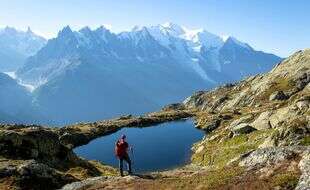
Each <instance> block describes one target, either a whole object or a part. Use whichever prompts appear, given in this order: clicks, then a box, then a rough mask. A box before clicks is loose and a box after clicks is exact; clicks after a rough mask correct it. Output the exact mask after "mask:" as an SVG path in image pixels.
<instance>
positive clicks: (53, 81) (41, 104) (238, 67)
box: [0, 23, 281, 124]
mask: <svg viewBox="0 0 310 190" xmlns="http://www.w3.org/2000/svg"><path fill="white" fill-rule="evenodd" d="M26 33H30V32H26ZM17 40H18V39H17ZM43 41H44V40H42V42H43ZM42 44H45V45H43V46H42V48H40V50H38V51H37V52H35V51H33V52H35V53H34V54H33V55H30V56H29V57H28V58H27V59H26V60H25V61H24V63H23V64H22V66H21V67H20V68H19V69H18V70H17V71H16V73H15V75H16V81H17V84H18V83H19V84H22V85H24V86H25V85H27V86H28V87H29V86H32V88H31V89H32V90H33V91H31V93H30V96H31V105H32V107H33V109H34V110H36V111H38V112H39V113H40V114H41V115H42V117H43V118H48V121H43V122H46V123H52V124H68V123H72V122H78V121H94V120H99V119H104V118H109V117H114V116H117V115H122V114H128V113H131V114H132V113H133V114H141V113H144V112H149V111H154V110H156V109H158V108H160V107H161V106H163V105H165V104H168V103H171V102H177V101H180V100H182V99H183V98H184V97H187V96H189V95H190V94H192V92H193V91H197V90H200V89H209V88H211V87H215V86H218V85H221V84H224V83H228V82H234V81H237V80H240V79H241V78H244V77H246V76H249V75H255V74H258V73H262V72H266V71H268V70H270V69H271V68H272V67H273V66H274V65H275V64H277V63H278V62H279V61H281V58H280V57H278V56H276V55H273V54H268V53H265V52H261V51H256V50H254V49H253V48H252V47H251V46H250V45H248V44H247V43H243V42H241V41H239V40H237V39H236V38H234V37H228V38H222V37H220V36H217V35H215V34H212V33H210V32H208V31H206V30H203V29H199V30H189V29H187V28H185V27H182V26H179V25H176V24H173V23H166V24H162V25H156V26H150V27H145V26H144V27H134V28H133V29H132V30H131V31H126V32H120V33H113V32H111V31H109V30H108V29H106V28H105V27H99V28H97V29H94V30H92V29H90V28H89V27H84V28H82V29H81V30H79V31H73V30H72V29H71V28H70V27H69V26H67V27H65V28H63V29H62V30H61V31H60V32H59V33H58V35H57V37H56V38H53V39H50V40H48V41H47V42H46V43H45V42H43V43H42ZM37 47H39V46H37ZM1 59H3V58H2V57H1V56H0V61H1ZM24 94H29V92H27V93H24ZM0 111H1V110H0Z"/></svg>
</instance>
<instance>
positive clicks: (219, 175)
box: [0, 50, 310, 190]
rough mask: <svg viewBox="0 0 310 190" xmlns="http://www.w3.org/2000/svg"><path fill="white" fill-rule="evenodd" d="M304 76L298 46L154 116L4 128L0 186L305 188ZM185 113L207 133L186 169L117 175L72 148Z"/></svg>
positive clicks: (308, 54) (306, 57) (309, 170)
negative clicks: (257, 70)
mask: <svg viewBox="0 0 310 190" xmlns="http://www.w3.org/2000/svg"><path fill="white" fill-rule="evenodd" d="M309 81H310V50H304V51H300V52H297V53H295V54H294V55H292V56H291V57H289V58H288V59H286V60H284V61H282V62H281V63H280V64H279V65H277V66H276V67H275V68H274V69H273V70H272V71H270V72H269V73H266V74H261V75H257V76H253V77H250V78H247V79H245V80H243V81H240V82H239V83H236V84H228V85H225V86H222V87H218V88H216V89H214V90H212V91H201V92H197V93H195V94H194V95H192V96H191V97H189V98H187V99H186V100H185V101H184V102H183V103H178V104H172V105H168V106H166V107H165V108H163V110H162V111H160V112H157V113H152V114H147V115H145V116H141V117H132V116H124V117H121V118H118V119H114V120H108V121H101V122H96V123H86V124H77V125H73V126H67V127H64V128H61V129H49V128H44V127H39V126H2V127H1V130H0V152H1V159H0V187H2V188H7V189H13V188H16V189H27V188H28V189H42V187H44V188H45V189H55V188H60V187H61V186H63V185H65V184H67V185H66V186H64V187H63V189H64V190H69V189H70V190H71V189H72V190H73V189H75V190H82V189H83V190H85V189H156V190H160V189H298V190H306V189H309V188H310V176H309V175H310V150H309V145H310V124H309V121H310V119H309V118H310V110H309V107H310V85H309ZM187 117H194V120H195V126H196V127H197V128H199V129H201V130H204V131H205V132H206V134H207V135H206V136H205V137H204V138H203V139H202V140H201V141H200V142H198V143H196V144H195V145H194V146H193V156H192V164H191V165H189V166H186V167H184V168H179V169H176V170H170V171H166V172H158V173H150V174H147V175H136V176H127V177H123V178H122V177H118V176H116V171H115V170H114V169H113V168H110V167H108V166H104V165H102V164H100V163H97V162H90V161H87V160H83V159H81V158H79V157H77V156H76V155H75V154H74V153H73V152H72V149H73V148H74V147H76V146H79V145H83V144H86V143H88V142H89V141H90V140H92V139H94V138H97V137H99V136H102V135H106V134H109V133H112V132H115V131H116V130H118V129H120V128H122V127H136V126H138V127H145V126H150V125H154V124H157V123H161V122H166V121H172V120H177V119H182V118H187ZM91 177H95V178H91ZM34 182H36V183H34ZM71 182H73V183H71ZM68 183H69V184H68ZM47 184H48V185H47Z"/></svg>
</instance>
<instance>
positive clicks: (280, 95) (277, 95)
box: [269, 91, 288, 101]
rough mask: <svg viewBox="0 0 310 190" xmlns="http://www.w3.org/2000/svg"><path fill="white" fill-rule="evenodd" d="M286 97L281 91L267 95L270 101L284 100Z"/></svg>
mask: <svg viewBox="0 0 310 190" xmlns="http://www.w3.org/2000/svg"><path fill="white" fill-rule="evenodd" d="M286 99H288V96H287V95H285V94H284V92H283V91H275V92H274V93H272V94H271V95H270V96H269V100H270V101H275V100H286Z"/></svg>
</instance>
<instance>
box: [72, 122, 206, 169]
mask: <svg viewBox="0 0 310 190" xmlns="http://www.w3.org/2000/svg"><path fill="white" fill-rule="evenodd" d="M122 134H126V136H127V142H128V143H129V144H130V145H131V146H132V147H133V149H134V150H133V151H134V155H132V154H131V153H130V157H131V160H133V169H134V172H146V171H158V170H165V169H171V168H174V167H177V166H182V165H184V164H186V163H187V162H188V161H190V156H191V147H192V145H193V144H194V143H195V142H197V141H199V140H201V139H202V137H203V135H204V134H203V132H202V131H200V130H198V129H196V128H195V127H194V124H193V122H192V120H187V121H178V122H169V123H164V124H160V125H156V126H152V127H146V128H123V129H121V130H119V131H118V132H116V133H113V134H111V135H108V136H104V137H100V138H98V139H95V140H93V141H91V142H90V143H89V144H87V145H84V146H81V147H78V148H76V149H75V152H76V153H77V154H78V155H79V156H81V157H84V158H86V159H89V160H99V161H102V162H103V163H105V164H108V165H112V166H115V167H117V166H118V160H117V159H116V158H115V156H114V145H115V142H116V141H117V139H119V137H120V136H121V135H122Z"/></svg>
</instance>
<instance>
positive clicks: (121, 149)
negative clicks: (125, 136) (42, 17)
mask: <svg viewBox="0 0 310 190" xmlns="http://www.w3.org/2000/svg"><path fill="white" fill-rule="evenodd" d="M127 148H128V143H127V142H125V141H120V140H118V141H117V142H116V143H115V155H116V156H118V157H123V156H125V155H126V154H127Z"/></svg>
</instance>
